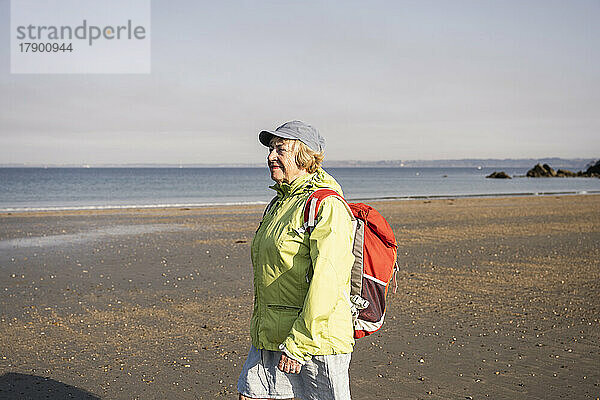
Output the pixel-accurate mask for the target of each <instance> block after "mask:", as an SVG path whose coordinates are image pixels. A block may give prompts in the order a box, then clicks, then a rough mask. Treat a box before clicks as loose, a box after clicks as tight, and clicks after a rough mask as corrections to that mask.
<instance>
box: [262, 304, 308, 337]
mask: <svg viewBox="0 0 600 400" xmlns="http://www.w3.org/2000/svg"><path fill="white" fill-rule="evenodd" d="M301 311H302V308H301V307H296V306H289V305H283V304H267V314H269V316H270V317H271V318H270V319H271V321H273V322H274V324H273V327H274V328H275V329H274V332H271V334H272V335H273V336H272V337H271V342H272V343H273V344H280V343H282V342H283V341H284V340H285V338H286V337H287V335H288V334H289V333H290V330H291V329H292V325H294V321H295V320H296V319H297V318H298V315H300V312H301Z"/></svg>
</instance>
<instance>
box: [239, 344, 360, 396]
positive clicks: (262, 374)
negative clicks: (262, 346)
mask: <svg viewBox="0 0 600 400" xmlns="http://www.w3.org/2000/svg"><path fill="white" fill-rule="evenodd" d="M350 356H351V353H348V354H332V355H326V356H313V357H312V359H311V360H310V361H307V362H306V364H304V365H303V366H302V369H301V370H300V373H299V374H286V373H285V372H281V371H280V370H279V369H278V368H277V364H279V359H280V358H281V352H280V351H270V350H258V349H256V347H254V346H252V347H250V353H248V358H247V359H246V362H245V363H244V367H243V368H242V373H241V374H240V379H239V380H238V384H237V389H238V392H240V393H241V394H243V395H244V396H246V397H250V398H255V399H265V398H271V399H291V398H294V397H297V398H299V399H302V400H350V381H349V378H348V368H349V366H350Z"/></svg>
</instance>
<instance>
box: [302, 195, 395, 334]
mask: <svg viewBox="0 0 600 400" xmlns="http://www.w3.org/2000/svg"><path fill="white" fill-rule="evenodd" d="M329 196H335V197H337V198H339V199H340V200H342V201H343V203H344V204H345V205H346V207H347V208H348V211H349V212H350V214H351V216H352V220H353V221H352V222H353V224H354V225H355V227H356V228H355V234H354V247H353V251H352V252H353V254H354V257H355V260H354V265H353V266H352V274H351V278H350V303H351V307H352V316H353V319H354V338H355V339H359V338H362V337H365V336H368V335H370V334H371V333H373V332H376V331H378V330H379V328H381V325H383V319H384V317H385V297H386V295H387V291H388V287H389V284H390V281H391V280H392V277H395V272H396V271H397V270H398V264H397V262H396V251H397V248H398V245H397V244H396V238H395V237H394V232H392V228H391V227H390V225H389V224H388V222H387V221H386V220H385V218H383V216H381V214H379V212H377V210H375V209H374V208H372V207H371V206H368V205H366V204H363V203H347V202H346V200H345V199H344V198H343V197H342V196H340V195H339V194H338V193H337V192H336V191H334V190H331V189H319V190H316V191H315V192H313V193H312V194H311V195H310V196H309V197H308V199H307V200H306V204H305V206H304V229H305V230H306V231H307V232H309V233H310V231H311V230H312V228H314V226H315V225H316V219H317V213H318V212H319V207H320V204H321V201H323V200H324V199H325V198H327V197H329ZM397 286H398V285H397V283H396V287H397ZM394 292H395V289H394Z"/></svg>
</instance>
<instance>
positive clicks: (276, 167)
mask: <svg viewBox="0 0 600 400" xmlns="http://www.w3.org/2000/svg"><path fill="white" fill-rule="evenodd" d="M267 165H268V166H269V170H270V171H271V179H273V180H274V181H275V182H277V183H281V182H285V183H291V182H292V181H293V180H294V179H296V178H297V177H299V176H301V175H304V174H305V173H306V171H305V170H303V169H300V168H298V165H296V151H295V146H294V142H293V141H288V142H283V141H282V140H281V139H277V138H275V139H273V140H271V145H270V146H269V155H268V157H267Z"/></svg>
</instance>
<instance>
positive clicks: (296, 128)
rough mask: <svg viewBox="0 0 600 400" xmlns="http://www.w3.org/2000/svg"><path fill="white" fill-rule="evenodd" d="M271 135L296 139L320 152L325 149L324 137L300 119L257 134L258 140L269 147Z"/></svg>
mask: <svg viewBox="0 0 600 400" xmlns="http://www.w3.org/2000/svg"><path fill="white" fill-rule="evenodd" d="M273 136H278V137H280V138H284V139H296V140H300V141H301V142H302V143H304V144H305V145H307V146H308V147H310V148H311V150H313V151H316V152H317V153H321V152H322V151H323V150H325V138H324V137H323V136H321V135H320V134H319V131H318V130H317V129H316V128H315V127H313V126H311V125H309V124H307V123H306V122H302V121H290V122H286V123H285V124H283V125H281V126H280V127H279V128H277V129H275V130H274V131H262V132H261V133H259V134H258V140H259V141H260V142H261V143H262V144H263V145H265V146H267V147H269V142H270V141H271V138H272V137H273Z"/></svg>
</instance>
